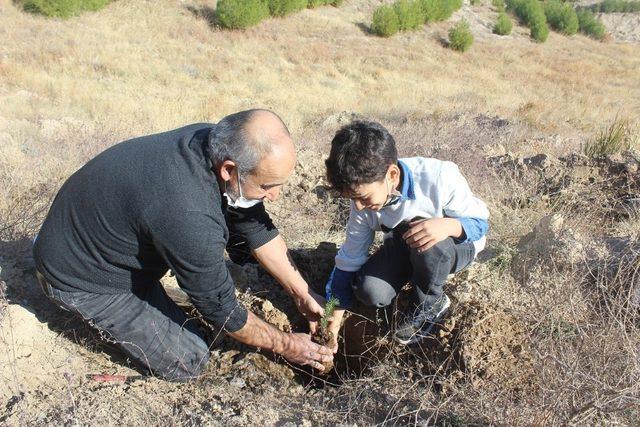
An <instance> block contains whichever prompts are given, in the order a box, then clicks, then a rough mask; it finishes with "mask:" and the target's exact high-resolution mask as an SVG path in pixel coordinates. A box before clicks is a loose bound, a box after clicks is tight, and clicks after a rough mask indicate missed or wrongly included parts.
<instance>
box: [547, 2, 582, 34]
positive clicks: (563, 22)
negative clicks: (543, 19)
mask: <svg viewBox="0 0 640 427" xmlns="http://www.w3.org/2000/svg"><path fill="white" fill-rule="evenodd" d="M544 13H545V15H546V16H547V21H548V22H549V25H550V26H551V28H553V29H554V30H556V31H558V32H561V33H563V34H566V35H568V36H572V35H574V34H575V33H577V32H578V28H579V23H578V15H577V14H576V11H575V9H574V8H573V6H571V5H570V4H567V3H563V2H561V1H560V0H547V1H545V3H544Z"/></svg>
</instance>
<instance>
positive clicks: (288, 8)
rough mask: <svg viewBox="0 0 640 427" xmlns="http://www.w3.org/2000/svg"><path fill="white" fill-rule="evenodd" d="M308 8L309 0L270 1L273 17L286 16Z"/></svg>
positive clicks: (270, 10)
mask: <svg viewBox="0 0 640 427" xmlns="http://www.w3.org/2000/svg"><path fill="white" fill-rule="evenodd" d="M306 7H307V0H269V13H270V14H271V16H285V15H288V14H290V13H293V12H297V11H299V10H302V9H304V8H306Z"/></svg>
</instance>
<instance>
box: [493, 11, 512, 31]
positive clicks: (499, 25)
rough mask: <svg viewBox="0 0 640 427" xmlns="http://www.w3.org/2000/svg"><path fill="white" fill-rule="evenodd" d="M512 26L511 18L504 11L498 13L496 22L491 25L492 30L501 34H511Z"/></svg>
mask: <svg viewBox="0 0 640 427" xmlns="http://www.w3.org/2000/svg"><path fill="white" fill-rule="evenodd" d="M512 28H513V24H512V23H511V18H509V16H508V15H507V14H506V13H504V12H501V13H500V15H498V20H497V21H496V24H495V25H494V26H493V32H494V33H495V34H499V35H501V36H506V35H509V34H511V29H512Z"/></svg>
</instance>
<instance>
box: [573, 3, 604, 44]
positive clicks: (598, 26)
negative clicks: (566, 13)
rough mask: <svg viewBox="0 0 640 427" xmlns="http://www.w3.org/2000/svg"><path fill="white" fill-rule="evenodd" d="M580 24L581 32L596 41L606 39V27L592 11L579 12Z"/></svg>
mask: <svg viewBox="0 0 640 427" xmlns="http://www.w3.org/2000/svg"><path fill="white" fill-rule="evenodd" d="M578 23H579V25H580V32H582V33H584V34H586V35H588V36H589V37H592V38H594V39H596V40H602V39H603V38H604V25H603V24H602V22H600V21H599V20H597V19H596V17H595V15H594V14H593V12H591V11H590V10H580V11H578Z"/></svg>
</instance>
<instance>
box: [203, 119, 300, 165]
mask: <svg viewBox="0 0 640 427" xmlns="http://www.w3.org/2000/svg"><path fill="white" fill-rule="evenodd" d="M259 111H267V110H257V109H254V110H247V111H240V112H238V113H234V114H230V115H228V116H226V117H224V118H223V119H222V120H220V122H218V124H216V125H215V126H214V127H213V129H212V130H211V132H210V133H209V143H208V151H209V157H210V158H211V161H212V162H213V164H214V165H219V164H220V163H222V162H224V161H225V160H231V161H233V162H234V163H235V164H236V165H237V167H238V171H239V173H240V174H241V175H243V176H247V175H248V174H251V173H252V172H254V171H255V170H256V168H257V167H258V163H260V160H261V159H262V158H263V157H264V156H265V155H267V154H268V153H269V152H270V151H271V144H270V143H269V141H265V140H263V139H262V138H260V137H256V136H255V135H249V133H248V132H247V131H246V125H247V123H248V122H249V121H250V120H251V118H252V117H253V115H254V114H255V113H257V112H259ZM272 114H274V113H272ZM274 115H275V114H274ZM275 116H276V117H278V116H277V115H275ZM278 119H280V118H279V117H278ZM280 122H281V123H282V120H280ZM282 126H283V127H284V129H285V130H286V126H285V125H284V123H282ZM287 133H288V130H287Z"/></svg>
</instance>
